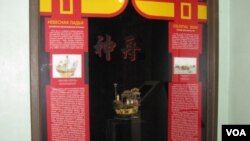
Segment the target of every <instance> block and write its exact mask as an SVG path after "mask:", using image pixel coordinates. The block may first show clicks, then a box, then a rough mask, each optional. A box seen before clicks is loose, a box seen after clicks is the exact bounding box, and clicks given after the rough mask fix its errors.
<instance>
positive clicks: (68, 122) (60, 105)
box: [46, 86, 89, 141]
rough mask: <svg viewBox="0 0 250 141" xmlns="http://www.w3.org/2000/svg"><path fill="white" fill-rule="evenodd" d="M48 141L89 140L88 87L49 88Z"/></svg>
mask: <svg viewBox="0 0 250 141" xmlns="http://www.w3.org/2000/svg"><path fill="white" fill-rule="evenodd" d="M46 105H47V133H48V141H55V140H60V141H63V140H65V141H66V140H79V141H80V140H81V141H88V140H89V130H88V129H89V118H88V116H89V115H88V113H89V111H88V109H89V108H88V105H89V104H88V87H87V86H85V87H76V88H59V87H57V88H54V87H51V86H47V95H46Z"/></svg>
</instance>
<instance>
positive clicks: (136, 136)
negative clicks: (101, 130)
mask: <svg viewBox="0 0 250 141" xmlns="http://www.w3.org/2000/svg"><path fill="white" fill-rule="evenodd" d="M106 127H107V131H106V141H141V118H140V117H131V118H118V117H116V118H113V119H108V120H107V126H106Z"/></svg>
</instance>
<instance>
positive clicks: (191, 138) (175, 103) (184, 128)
mask: <svg viewBox="0 0 250 141" xmlns="http://www.w3.org/2000/svg"><path fill="white" fill-rule="evenodd" d="M168 118H169V126H168V127H169V129H168V132H169V136H168V140H169V141H201V84H200V83H188V84H187V83H170V84H169V114H168Z"/></svg>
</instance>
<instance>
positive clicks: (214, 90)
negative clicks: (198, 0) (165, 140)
mask: <svg viewBox="0 0 250 141" xmlns="http://www.w3.org/2000/svg"><path fill="white" fill-rule="evenodd" d="M29 3H30V6H29V7H30V75H31V79H30V80H31V81H30V83H31V84H30V86H31V90H30V91H31V130H32V141H42V136H41V108H40V105H41V104H40V92H39V45H40V44H39V42H40V40H39V39H40V36H39V27H40V25H39V24H40V21H39V0H30V2H29ZM218 5H219V4H218V0H208V43H207V45H208V58H207V59H208V66H207V67H208V87H207V88H208V94H207V124H206V125H207V126H208V127H207V129H208V130H207V139H206V140H207V141H216V140H217V115H218V114H217V113H218V67H219V66H218V46H219V45H218V42H219V39H218V35H219V32H218V31H219V30H218V21H219V19H218V18H219V16H218V9H219V8H218Z"/></svg>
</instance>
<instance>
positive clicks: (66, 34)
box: [45, 18, 88, 53]
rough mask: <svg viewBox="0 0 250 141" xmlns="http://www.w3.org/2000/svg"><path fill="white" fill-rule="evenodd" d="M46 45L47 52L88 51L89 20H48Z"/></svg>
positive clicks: (46, 23) (46, 22) (46, 21)
mask: <svg viewBox="0 0 250 141" xmlns="http://www.w3.org/2000/svg"><path fill="white" fill-rule="evenodd" d="M45 44H46V45H45V46H46V51H47V52H57V53H60V52H83V51H87V50H88V47H87V45H88V21H87V19H74V18H73V19H72V18H71V19H70V18H61V19H58V18H46V20H45Z"/></svg>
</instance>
